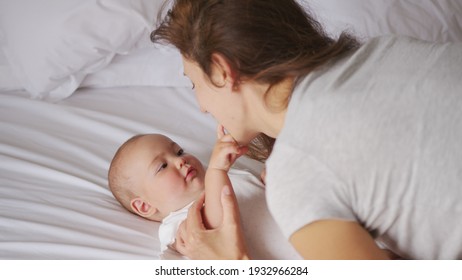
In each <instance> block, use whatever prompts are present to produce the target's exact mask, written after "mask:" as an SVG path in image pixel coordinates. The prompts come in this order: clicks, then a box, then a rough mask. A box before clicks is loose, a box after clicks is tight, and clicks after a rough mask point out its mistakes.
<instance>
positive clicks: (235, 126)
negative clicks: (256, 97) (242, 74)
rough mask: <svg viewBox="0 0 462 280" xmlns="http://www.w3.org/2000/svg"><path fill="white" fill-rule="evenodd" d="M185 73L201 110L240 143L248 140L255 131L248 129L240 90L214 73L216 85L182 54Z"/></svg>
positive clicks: (243, 143) (254, 135)
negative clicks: (235, 89)
mask: <svg viewBox="0 0 462 280" xmlns="http://www.w3.org/2000/svg"><path fill="white" fill-rule="evenodd" d="M183 66H184V73H185V75H186V76H188V77H189V79H190V80H191V82H192V83H193V89H194V91H195V94H196V98H197V101H198V103H199V107H200V110H201V111H202V112H204V113H210V114H211V115H212V116H213V117H214V118H215V119H216V120H217V122H218V123H220V124H221V125H223V126H224V127H225V129H226V130H227V131H228V132H229V133H230V134H231V135H232V136H233V138H234V139H236V141H237V142H238V143H239V144H241V145H246V144H248V143H249V142H250V141H251V140H252V139H253V138H254V137H256V135H257V133H252V132H251V130H250V127H251V125H250V122H249V121H248V118H247V115H248V114H247V112H248V110H247V107H246V106H245V103H244V102H243V98H242V94H240V93H239V92H236V91H234V90H233V86H232V84H231V83H230V82H227V81H226V79H223V81H220V80H219V79H220V77H217V80H215V79H214V81H216V83H217V85H223V86H216V85H214V84H212V83H211V81H210V80H209V79H208V78H207V77H206V75H205V73H204V72H203V71H202V69H201V68H200V67H199V65H198V64H197V63H195V62H194V61H191V60H189V59H187V58H184V57H183Z"/></svg>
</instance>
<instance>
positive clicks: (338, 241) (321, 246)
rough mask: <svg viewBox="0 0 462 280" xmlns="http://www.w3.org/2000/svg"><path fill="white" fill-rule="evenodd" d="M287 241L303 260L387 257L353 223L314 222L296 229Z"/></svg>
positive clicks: (371, 239)
mask: <svg viewBox="0 0 462 280" xmlns="http://www.w3.org/2000/svg"><path fill="white" fill-rule="evenodd" d="M290 242H291V243H292V245H293V246H294V247H295V249H296V250H297V251H298V253H299V254H300V255H301V256H302V257H303V258H304V259H317V260H321V259H330V260H339V259H389V256H388V254H387V253H386V252H385V251H384V250H382V249H380V248H379V247H378V246H377V244H376V243H375V241H374V240H373V238H372V237H371V236H370V235H369V233H368V232H367V231H366V230H365V229H364V228H363V227H362V226H361V225H360V224H358V223H356V222H350V221H341V220H322V221H316V222H313V223H311V224H308V225H306V226H304V227H303V228H301V229H299V230H298V231H296V232H295V233H294V234H293V235H292V236H291V238H290Z"/></svg>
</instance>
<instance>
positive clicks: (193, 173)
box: [185, 167, 197, 182]
mask: <svg viewBox="0 0 462 280" xmlns="http://www.w3.org/2000/svg"><path fill="white" fill-rule="evenodd" d="M196 174H197V171H196V169H195V168H193V167H189V168H188V171H187V172H186V176H185V181H186V182H189V181H191V180H192V179H194V177H196Z"/></svg>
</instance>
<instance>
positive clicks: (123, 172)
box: [108, 134, 205, 221]
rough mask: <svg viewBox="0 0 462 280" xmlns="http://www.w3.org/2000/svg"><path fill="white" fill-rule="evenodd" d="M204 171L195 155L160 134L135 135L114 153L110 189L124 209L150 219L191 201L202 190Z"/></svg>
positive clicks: (158, 218) (156, 218) (158, 219)
mask: <svg viewBox="0 0 462 280" xmlns="http://www.w3.org/2000/svg"><path fill="white" fill-rule="evenodd" d="M204 178H205V170H204V167H203V166H202V164H201V162H200V161H199V160H198V159H197V158H196V157H194V156H192V155H190V154H187V153H184V151H183V149H182V148H181V147H180V146H179V145H178V144H176V143H175V142H173V141H172V140H171V139H170V138H168V137H166V136H163V135H160V134H144V135H136V136H134V137H132V138H130V139H129V140H127V141H126V142H125V143H124V144H122V146H120V148H119V149H118V150H117V152H116V154H115V155H114V158H113V159H112V162H111V166H110V168H109V173H108V180H109V188H110V189H111V191H112V193H113V194H114V197H115V198H116V199H117V200H118V201H119V202H120V204H122V205H123V206H124V207H125V208H126V209H127V210H129V211H130V212H132V213H135V214H137V215H139V216H141V217H144V218H146V219H149V220H154V221H161V220H162V219H163V218H165V217H166V216H167V215H168V214H170V213H171V212H173V211H176V210H179V209H181V208H183V207H184V206H186V205H187V204H189V203H190V202H192V201H194V200H195V199H197V198H198V197H199V195H200V194H201V193H202V191H203V190H204Z"/></svg>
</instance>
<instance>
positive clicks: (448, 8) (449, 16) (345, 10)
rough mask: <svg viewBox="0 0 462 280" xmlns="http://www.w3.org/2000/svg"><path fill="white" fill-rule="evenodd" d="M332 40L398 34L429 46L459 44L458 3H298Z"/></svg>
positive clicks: (446, 0) (399, 0)
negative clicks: (343, 34) (347, 34)
mask: <svg viewBox="0 0 462 280" xmlns="http://www.w3.org/2000/svg"><path fill="white" fill-rule="evenodd" d="M299 1H300V2H301V3H302V4H303V5H305V6H307V7H308V9H309V10H310V11H311V12H312V13H313V14H314V15H315V17H316V18H317V19H318V20H319V21H320V22H321V23H322V24H323V26H324V27H325V29H326V31H327V32H328V33H330V34H331V35H333V36H337V35H339V34H340V33H341V32H342V31H344V30H348V31H350V32H351V33H353V34H354V35H356V36H358V37H359V38H362V39H367V38H370V37H375V36H380V35H388V34H398V35H406V36H411V37H414V38H419V39H422V40H427V41H432V42H460V41H462V16H461V15H462V1H460V0H444V1H441V0H393V1H390V0H374V1H370V0H299Z"/></svg>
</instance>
